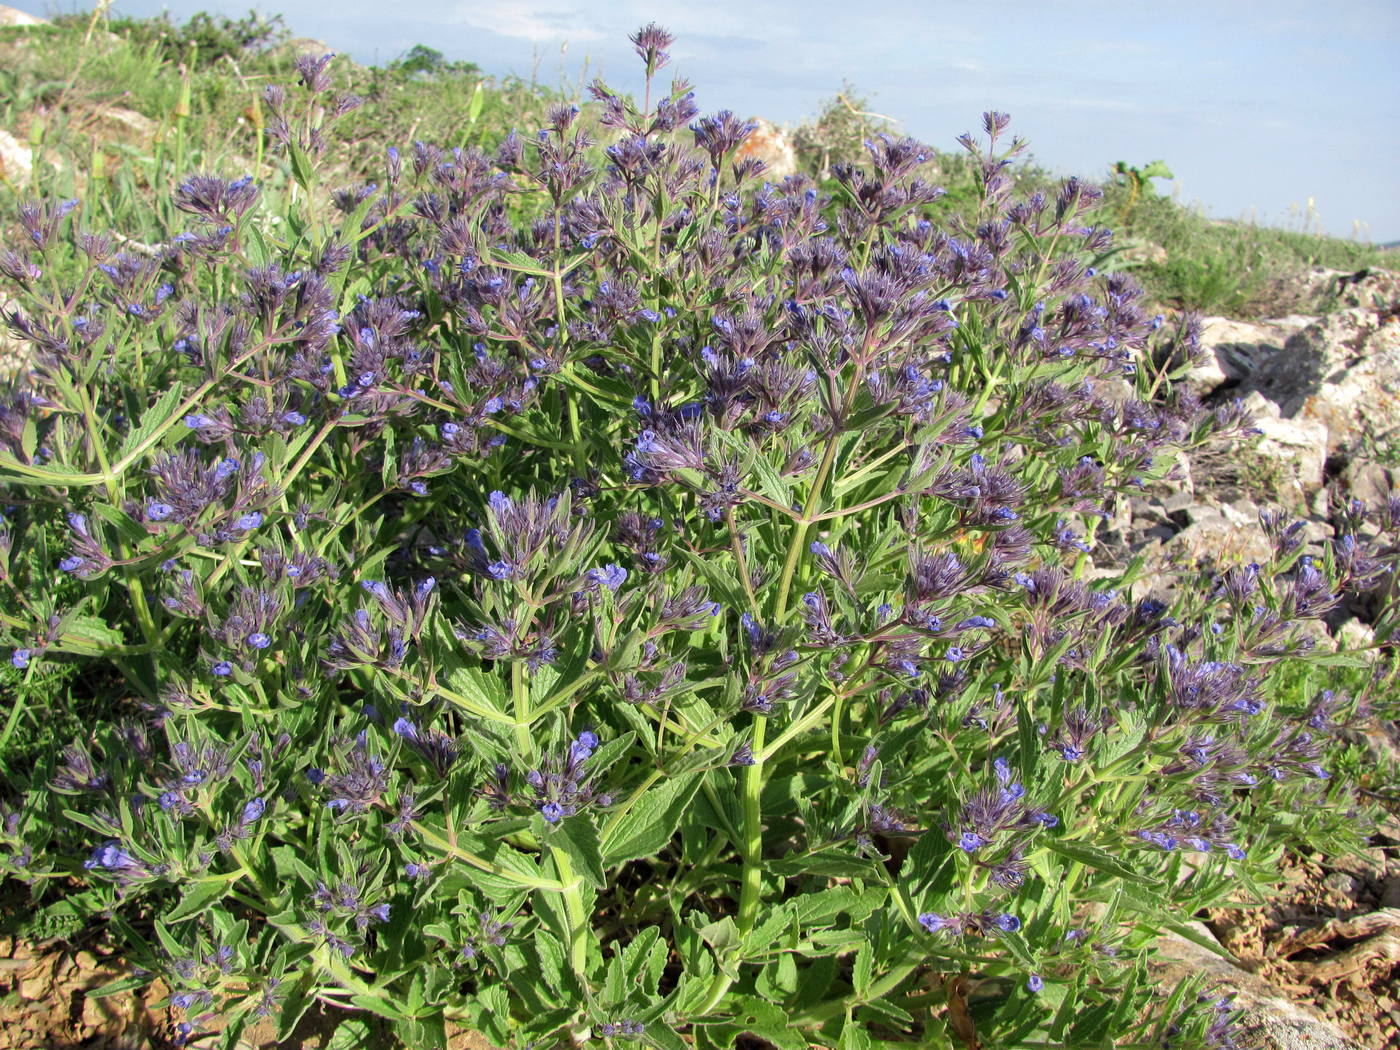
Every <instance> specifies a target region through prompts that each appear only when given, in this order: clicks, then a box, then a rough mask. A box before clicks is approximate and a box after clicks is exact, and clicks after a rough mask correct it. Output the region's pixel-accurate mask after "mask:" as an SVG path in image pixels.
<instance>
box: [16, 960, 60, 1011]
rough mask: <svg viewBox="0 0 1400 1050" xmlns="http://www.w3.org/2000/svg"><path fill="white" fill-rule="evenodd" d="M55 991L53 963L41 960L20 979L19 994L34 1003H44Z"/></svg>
mask: <svg viewBox="0 0 1400 1050" xmlns="http://www.w3.org/2000/svg"><path fill="white" fill-rule="evenodd" d="M52 991H53V965H52V963H49V962H41V963H40V964H39V965H38V966H36V967H34V969H32V970H30V971H29V973H28V974H26V975H25V976H24V977H22V978H21V979H20V982H19V996H20V998H21V999H28V1000H29V1001H30V1002H32V1003H42V1002H44V1001H45V1000H46V999H48V997H49V994H50V993H51V992H52Z"/></svg>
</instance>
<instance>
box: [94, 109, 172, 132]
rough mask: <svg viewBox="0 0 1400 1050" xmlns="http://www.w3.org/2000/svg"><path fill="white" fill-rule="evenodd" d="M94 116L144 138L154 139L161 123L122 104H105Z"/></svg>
mask: <svg viewBox="0 0 1400 1050" xmlns="http://www.w3.org/2000/svg"><path fill="white" fill-rule="evenodd" d="M93 116H94V117H96V118H97V119H98V120H100V121H101V122H102V123H104V124H107V125H109V126H112V127H114V128H117V129H121V130H124V131H130V132H132V133H134V134H135V135H136V136H137V137H138V138H140V139H142V140H150V139H154V138H155V136H156V131H157V130H158V129H159V125H157V124H156V122H155V121H154V120H152V119H151V118H150V117H147V116H143V115H142V114H140V113H137V112H136V111H135V110H131V109H123V108H121V107H120V106H104V107H102V108H101V109H98V110H96V111H95V112H94V113H93Z"/></svg>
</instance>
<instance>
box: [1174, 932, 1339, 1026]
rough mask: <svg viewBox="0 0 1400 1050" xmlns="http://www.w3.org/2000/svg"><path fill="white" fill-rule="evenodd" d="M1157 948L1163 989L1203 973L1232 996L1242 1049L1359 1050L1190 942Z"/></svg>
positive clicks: (1321, 1020) (1271, 990)
mask: <svg viewBox="0 0 1400 1050" xmlns="http://www.w3.org/2000/svg"><path fill="white" fill-rule="evenodd" d="M1189 925H1190V926H1191V928H1192V930H1193V931H1194V932H1195V933H1197V934H1200V935H1201V936H1202V937H1204V938H1208V939H1209V940H1211V941H1214V940H1215V938H1214V937H1213V936H1212V935H1211V932H1210V931H1209V930H1208V929H1207V928H1206V927H1205V926H1204V925H1202V924H1201V923H1199V922H1192V923H1190V924H1189ZM1156 947H1157V949H1158V957H1159V959H1160V962H1159V964H1158V966H1157V972H1158V976H1159V979H1160V980H1161V981H1162V983H1163V985H1164V986H1165V987H1171V986H1174V985H1175V984H1176V983H1177V982H1179V981H1180V980H1182V979H1183V978H1186V977H1193V976H1197V975H1199V974H1204V975H1205V977H1206V981H1207V984H1208V985H1210V986H1212V987H1213V988H1214V989H1216V990H1218V991H1219V992H1221V993H1223V994H1230V993H1233V994H1234V996H1235V1000H1234V1006H1235V1008H1236V1009H1237V1010H1239V1011H1241V1013H1240V1019H1239V1021H1238V1022H1237V1023H1236V1028H1237V1029H1238V1031H1239V1034H1240V1035H1242V1036H1243V1037H1244V1038H1243V1039H1242V1040H1241V1045H1242V1046H1249V1047H1255V1048H1258V1050H1363V1048H1362V1047H1361V1046H1360V1045H1359V1044H1357V1043H1355V1042H1353V1041H1352V1040H1351V1039H1348V1038H1347V1036H1346V1035H1345V1034H1344V1033H1343V1032H1342V1031H1341V1029H1339V1028H1337V1027H1336V1026H1335V1025H1333V1024H1332V1023H1331V1022H1329V1021H1327V1020H1325V1019H1324V1018H1322V1017H1320V1016H1318V1015H1317V1014H1316V1013H1314V1012H1313V1011H1312V1010H1310V1009H1308V1008H1307V1007H1305V1006H1303V1005H1302V1004H1301V1003H1298V1002H1294V1001H1293V1000H1291V999H1289V998H1288V996H1287V995H1286V994H1285V993H1284V992H1283V991H1282V989H1279V988H1276V987H1275V986H1274V985H1272V984H1270V983H1269V982H1268V981H1266V980H1264V979H1263V978H1261V977H1258V976H1256V975H1255V974H1252V973H1250V972H1249V971H1247V970H1244V969H1241V968H1240V967H1239V966H1236V965H1235V964H1234V963H1233V962H1232V961H1231V960H1230V959H1228V958H1224V957H1222V956H1221V955H1218V954H1216V953H1215V952H1213V951H1210V950H1209V949H1207V948H1205V947H1203V946H1202V945H1200V944H1197V943H1196V942H1194V941H1190V940H1187V939H1186V938H1185V937H1181V936H1179V935H1177V934H1175V933H1168V934H1164V935H1163V936H1162V937H1161V938H1159V939H1158V941H1157V945H1156ZM1222 951H1223V949H1222Z"/></svg>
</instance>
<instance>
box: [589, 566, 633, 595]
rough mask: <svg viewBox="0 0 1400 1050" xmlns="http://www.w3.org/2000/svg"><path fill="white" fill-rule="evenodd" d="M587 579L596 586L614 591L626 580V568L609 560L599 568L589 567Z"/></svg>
mask: <svg viewBox="0 0 1400 1050" xmlns="http://www.w3.org/2000/svg"><path fill="white" fill-rule="evenodd" d="M588 579H589V582H590V583H593V584H594V585H596V586H598V587H606V588H607V589H608V590H610V591H615V590H617V589H618V588H619V587H621V586H622V585H623V583H624V582H626V580H627V570H626V569H624V568H623V567H622V566H621V565H614V564H612V563H611V562H609V563H608V564H607V565H604V566H603V567H602V568H600V569H589V570H588Z"/></svg>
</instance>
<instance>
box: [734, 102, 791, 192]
mask: <svg viewBox="0 0 1400 1050" xmlns="http://www.w3.org/2000/svg"><path fill="white" fill-rule="evenodd" d="M754 123H755V124H756V125H757V127H756V128H754V130H753V132H752V133H751V134H750V135H749V137H748V138H746V139H745V140H744V144H743V145H742V146H740V147H739V150H738V152H737V153H736V154H735V156H734V159H735V160H736V161H743V160H750V159H755V160H761V161H763V169H764V170H763V176H762V177H763V178H764V179H766V180H767V181H768V182H773V183H778V182H782V181H783V180H784V179H785V178H787V177H788V176H789V175H794V174H796V173H797V153H796V151H795V150H794V149H793V148H792V140H791V139H790V138H789V137H788V135H787V132H785V131H784V130H783V129H782V128H779V127H777V126H775V125H773V124H770V123H769V122H768V121H766V120H764V119H763V118H762V117H758V118H756V119H755V120H754Z"/></svg>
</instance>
